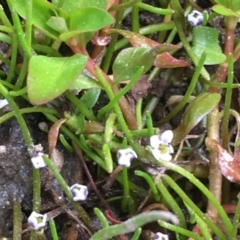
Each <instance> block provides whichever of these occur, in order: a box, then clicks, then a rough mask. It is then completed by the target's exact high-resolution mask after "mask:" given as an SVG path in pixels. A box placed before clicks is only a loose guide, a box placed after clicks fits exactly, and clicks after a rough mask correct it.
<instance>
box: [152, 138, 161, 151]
mask: <svg viewBox="0 0 240 240" xmlns="http://www.w3.org/2000/svg"><path fill="white" fill-rule="evenodd" d="M160 144H161V141H160V139H159V136H158V135H153V136H151V137H150V146H151V147H152V148H158V147H159V145H160Z"/></svg>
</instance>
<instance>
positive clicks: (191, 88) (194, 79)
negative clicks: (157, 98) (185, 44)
mask: <svg viewBox="0 0 240 240" xmlns="http://www.w3.org/2000/svg"><path fill="white" fill-rule="evenodd" d="M206 56H207V54H206V53H205V52H204V53H203V54H202V56H201V58H200V60H199V63H198V64H199V65H198V66H197V68H196V70H195V72H194V74H193V77H192V80H191V82H190V85H189V87H188V89H187V92H186V93H185V95H184V97H183V99H182V100H181V102H180V103H179V104H178V105H177V106H176V107H174V109H173V110H172V111H171V112H170V113H169V114H168V115H167V116H166V117H165V118H163V119H161V120H160V121H158V122H157V123H156V126H161V125H163V124H164V123H166V122H169V120H170V119H172V118H173V117H174V116H176V115H177V113H178V112H179V111H180V110H181V109H182V108H183V107H184V106H185V104H186V103H187V102H188V99H189V97H190V96H191V94H192V93H193V91H194V89H195V86H196V84H197V82H198V78H199V75H200V73H201V71H202V67H203V64H204V62H205V59H206Z"/></svg>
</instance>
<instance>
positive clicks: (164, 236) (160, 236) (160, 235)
mask: <svg viewBox="0 0 240 240" xmlns="http://www.w3.org/2000/svg"><path fill="white" fill-rule="evenodd" d="M156 235H157V238H155V240H169V237H168V235H167V234H163V233H160V232H157V233H156Z"/></svg>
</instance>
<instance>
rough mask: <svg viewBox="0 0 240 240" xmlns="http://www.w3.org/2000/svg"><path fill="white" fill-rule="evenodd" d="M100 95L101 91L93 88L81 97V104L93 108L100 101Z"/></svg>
mask: <svg viewBox="0 0 240 240" xmlns="http://www.w3.org/2000/svg"><path fill="white" fill-rule="evenodd" d="M100 93H101V89H99V88H91V89H89V90H88V91H87V92H86V93H85V94H84V95H83V96H82V97H81V102H82V103H83V104H84V106H86V107H87V108H92V107H94V105H95V104H96V102H97V101H98V98H99V95H100Z"/></svg>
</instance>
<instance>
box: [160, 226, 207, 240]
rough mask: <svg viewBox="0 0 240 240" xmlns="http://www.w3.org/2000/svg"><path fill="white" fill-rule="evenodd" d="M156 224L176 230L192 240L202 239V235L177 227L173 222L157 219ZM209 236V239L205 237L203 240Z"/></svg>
mask: <svg viewBox="0 0 240 240" xmlns="http://www.w3.org/2000/svg"><path fill="white" fill-rule="evenodd" d="M158 224H159V225H160V226H161V227H163V228H166V229H169V230H171V231H173V232H176V233H180V234H182V235H183V236H187V237H189V238H191V239H194V240H203V238H202V237H199V236H198V235H197V234H195V233H193V232H191V231H188V230H186V229H183V228H181V227H178V226H175V225H173V224H170V223H167V222H163V221H158ZM210 239H211V238H209V239H205V240H210Z"/></svg>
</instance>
